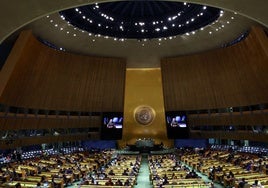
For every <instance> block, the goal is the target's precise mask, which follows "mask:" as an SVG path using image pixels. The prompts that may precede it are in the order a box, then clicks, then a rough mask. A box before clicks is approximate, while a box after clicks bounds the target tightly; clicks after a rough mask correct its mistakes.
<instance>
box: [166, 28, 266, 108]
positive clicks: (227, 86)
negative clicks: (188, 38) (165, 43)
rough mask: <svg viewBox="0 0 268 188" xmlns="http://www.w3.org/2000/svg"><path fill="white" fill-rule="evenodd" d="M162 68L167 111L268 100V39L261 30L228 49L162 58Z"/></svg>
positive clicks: (228, 105) (251, 32) (218, 106)
mask: <svg viewBox="0 0 268 188" xmlns="http://www.w3.org/2000/svg"><path fill="white" fill-rule="evenodd" d="M161 69H162V77H163V91H164V101H165V109H166V110H167V111H173V110H198V109H212V108H214V109H215V108H227V107H232V106H246V105H251V104H261V103H267V101H268V40H267V36H266V35H265V33H264V31H263V30H262V29H261V28H252V29H251V31H250V34H249V36H248V37H247V38H246V39H245V40H244V41H242V42H240V43H238V44H235V45H233V46H230V47H227V48H220V49H216V50H213V51H208V52H204V53H199V54H192V55H186V56H181V57H167V58H163V59H162V60H161Z"/></svg>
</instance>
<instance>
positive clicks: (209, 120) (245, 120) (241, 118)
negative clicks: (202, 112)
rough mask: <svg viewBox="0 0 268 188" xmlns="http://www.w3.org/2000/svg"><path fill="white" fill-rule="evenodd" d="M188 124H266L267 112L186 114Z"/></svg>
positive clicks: (267, 120)
mask: <svg viewBox="0 0 268 188" xmlns="http://www.w3.org/2000/svg"><path fill="white" fill-rule="evenodd" d="M188 122H189V125H190V126H198V125H268V114H243V115H221V116H205V117H202V116H199V117H192V116H191V115H189V116H188Z"/></svg>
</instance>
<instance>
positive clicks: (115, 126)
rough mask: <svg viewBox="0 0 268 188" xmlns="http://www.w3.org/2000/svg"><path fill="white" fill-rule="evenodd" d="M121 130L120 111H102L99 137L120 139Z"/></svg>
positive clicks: (121, 118) (121, 117)
mask: <svg viewBox="0 0 268 188" xmlns="http://www.w3.org/2000/svg"><path fill="white" fill-rule="evenodd" d="M122 131H123V113H122V112H104V113H103V114H102V126H101V139H103V140H120V139H122Z"/></svg>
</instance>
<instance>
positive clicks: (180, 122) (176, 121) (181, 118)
mask: <svg viewBox="0 0 268 188" xmlns="http://www.w3.org/2000/svg"><path fill="white" fill-rule="evenodd" d="M166 118H167V123H168V124H169V126H171V127H178V128H186V127H187V124H186V115H184V114H183V115H181V114H180V115H177V114H176V115H172V116H166Z"/></svg>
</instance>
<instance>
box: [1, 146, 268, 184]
mask: <svg viewBox="0 0 268 188" xmlns="http://www.w3.org/2000/svg"><path fill="white" fill-rule="evenodd" d="M38 154H39V155H36V156H35V157H34V158H30V159H27V158H25V160H17V161H12V162H10V163H7V164H5V165H2V167H1V168H0V187H15V188H20V187H23V188H24V187H26V188H31V187H51V188H52V187H53V188H63V187H66V186H79V187H82V188H108V187H109V188H121V187H127V188H134V187H135V185H137V176H138V174H139V170H140V167H141V161H142V156H141V155H138V154H135V153H130V154H128V153H126V152H123V153H121V152H118V151H115V150H103V151H96V150H91V151H90V150H89V151H86V150H81V149H79V150H74V149H71V150H70V149H67V150H64V152H61V153H58V152H57V153H55V152H50V153H46V152H42V153H40V152H38ZM147 156H148V165H149V166H148V168H149V171H150V174H149V179H150V181H151V185H152V187H153V188H159V187H161V188H171V187H173V188H175V187H189V188H190V187H191V188H194V187H204V188H205V187H211V188H214V183H217V184H221V185H222V187H227V188H228V187H235V188H240V187H261V188H266V187H267V188H268V175H267V169H268V159H267V158H265V157H263V156H259V155H255V154H252V153H244V152H243V153H241V152H238V151H233V150H232V149H229V150H216V149H215V148H213V149H211V148H209V149H193V148H181V149H178V150H176V151H175V150H174V152H171V153H170V154H166V153H164V154H148V155H146V157H147ZM143 157H144V156H143ZM143 161H144V160H143ZM143 165H144V163H143ZM200 173H201V174H200ZM200 176H202V177H203V176H207V177H208V179H210V180H208V179H206V180H204V179H203V178H201V177H200ZM210 182H212V183H210ZM242 185H245V186H242Z"/></svg>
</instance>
